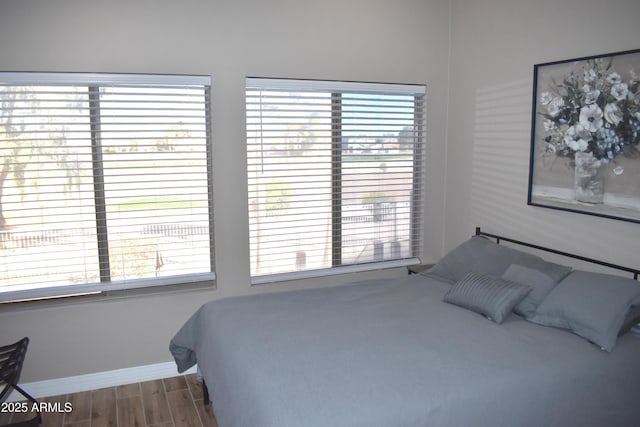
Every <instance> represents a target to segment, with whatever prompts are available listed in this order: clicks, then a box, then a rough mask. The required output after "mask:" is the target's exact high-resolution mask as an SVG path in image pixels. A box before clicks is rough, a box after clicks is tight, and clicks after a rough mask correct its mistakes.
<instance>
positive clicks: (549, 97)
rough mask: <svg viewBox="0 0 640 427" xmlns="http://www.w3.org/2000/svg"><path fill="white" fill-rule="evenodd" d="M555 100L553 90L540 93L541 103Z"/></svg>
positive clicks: (544, 103)
mask: <svg viewBox="0 0 640 427" xmlns="http://www.w3.org/2000/svg"><path fill="white" fill-rule="evenodd" d="M552 100H553V95H551V92H542V94H541V95H540V103H541V104H542V105H548V104H549V103H550V102H551V101H552Z"/></svg>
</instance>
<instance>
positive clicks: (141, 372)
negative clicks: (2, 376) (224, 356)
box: [7, 362, 196, 402]
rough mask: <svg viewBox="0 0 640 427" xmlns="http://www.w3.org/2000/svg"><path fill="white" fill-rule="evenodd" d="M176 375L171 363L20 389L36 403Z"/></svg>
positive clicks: (16, 396) (11, 398)
mask: <svg viewBox="0 0 640 427" xmlns="http://www.w3.org/2000/svg"><path fill="white" fill-rule="evenodd" d="M195 372H196V367H195V366H194V367H193V368H191V369H189V370H188V371H186V372H184V374H191V373H195ZM177 375H180V374H178V370H177V369H176V364H175V363H174V362H165V363H156V364H154V365H146V366H136V367H133V368H124V369H116V370H114V371H106V372H97V373H95V374H86V375H77V376H73V377H66V378H56V379H53V380H45V381H35V382H32V383H24V384H23V383H21V384H20V387H22V389H24V391H26V392H27V393H29V394H30V395H31V396H33V397H35V398H36V399H39V398H42V397H49V396H60V395H65V394H69V393H77V392H80V391H88V390H97V389H100V388H105V387H114V386H118V385H124V384H131V383H137V382H142V381H150V380H157V379H160V378H169V377H175V376H177ZM22 399H23V397H22V395H21V394H20V393H18V392H16V391H15V390H14V391H13V392H12V393H11V395H10V396H9V398H8V399H7V401H9V402H14V401H18V400H22Z"/></svg>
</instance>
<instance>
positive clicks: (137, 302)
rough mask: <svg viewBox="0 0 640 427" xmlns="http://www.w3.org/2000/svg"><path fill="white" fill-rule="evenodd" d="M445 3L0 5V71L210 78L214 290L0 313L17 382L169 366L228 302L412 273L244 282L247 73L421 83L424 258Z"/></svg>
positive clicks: (435, 234) (79, 0) (433, 214)
mask: <svg viewBox="0 0 640 427" xmlns="http://www.w3.org/2000/svg"><path fill="white" fill-rule="evenodd" d="M449 14H450V4H449V0H402V1H400V2H398V1H397V0H349V1H344V0H323V1H301V0H268V1H266V0H209V1H204V0H183V1H172V0H136V1H129V0H109V1H103V0H76V1H70V0H57V1H49V0H21V1H15V0H0V70H2V71H82V72H124V73H184V74H205V75H211V76H212V78H213V106H212V111H213V121H214V132H213V141H214V179H215V190H214V191H215V193H214V198H215V239H216V258H217V260H216V264H217V268H216V270H217V274H218V282H217V285H218V288H217V290H215V291H211V290H204V291H203V290H200V291H191V292H180V293H174V294H167V293H158V294H156V295H146V296H142V297H127V298H122V299H106V300H105V299H90V300H88V301H84V300H80V301H76V302H72V303H62V304H61V303H54V304H51V303H39V304H30V305H27V306H24V305H18V306H13V307H4V306H3V307H0V310H1V311H0V342H5V343H7V342H12V341H14V340H17V339H19V338H21V337H23V336H29V337H31V340H32V341H31V345H30V350H29V353H28V356H27V361H26V363H25V368H24V371H23V378H22V380H23V381H25V382H32V381H41V380H46V379H50V378H60V377H67V376H73V375H81V374H86V373H92V372H100V371H108V370H113V369H120V368H127V367H132V366H139V365H146V364H152V363H158V362H165V361H169V360H171V359H170V354H169V352H168V344H169V340H170V338H171V337H172V336H173V334H174V333H175V332H176V331H177V329H178V328H179V327H180V326H181V325H182V323H183V322H184V321H185V320H186V319H187V317H188V316H190V315H191V314H192V313H193V312H194V311H195V310H196V309H197V307H199V306H200V305H201V304H202V303H203V302H205V301H208V300H210V299H213V298H219V297H222V296H228V295H236V294H246V293H251V292H265V291H271V290H280V289H293V288H299V287H303V286H319V285H324V284H328V283H331V282H332V281H335V280H341V281H346V280H353V279H356V278H365V277H372V276H376V277H382V276H393V275H398V274H406V273H405V272H404V271H403V270H400V269H399V270H392V271H384V272H378V273H374V274H360V275H350V276H346V277H339V278H333V279H316V280H306V281H300V282H297V283H289V284H283V285H277V286H276V285H261V286H256V287H253V288H252V287H250V285H249V247H248V231H247V201H246V159H245V145H244V78H245V76H260V77H289V78H318V79H337V80H360V81H380V82H398V83H426V84H427V94H428V101H427V110H428V118H427V128H428V141H429V148H428V160H427V170H428V176H427V195H426V203H425V208H426V216H427V220H426V224H425V230H426V231H425V254H426V259H436V258H437V257H438V256H440V254H441V248H442V242H443V238H444V237H443V230H442V227H441V225H442V223H443V213H444V211H443V203H444V157H445V138H446V114H447V109H446V106H447V90H448V55H449V22H450V16H449Z"/></svg>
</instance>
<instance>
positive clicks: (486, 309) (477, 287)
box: [444, 272, 530, 323]
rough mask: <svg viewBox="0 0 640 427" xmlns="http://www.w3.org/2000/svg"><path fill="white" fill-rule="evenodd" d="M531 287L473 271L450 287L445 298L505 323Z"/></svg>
mask: <svg viewBox="0 0 640 427" xmlns="http://www.w3.org/2000/svg"><path fill="white" fill-rule="evenodd" d="M529 291H530V288H529V287H528V286H526V285H522V284H520V283H515V282H510V281H508V280H503V279H500V278H497V277H492V276H487V275H485V274H481V273H476V272H470V273H468V274H467V275H465V276H464V277H463V278H462V280H460V281H458V282H457V283H456V284H454V285H453V286H452V287H451V289H449V291H448V292H447V293H446V294H445V296H444V301H445V302H448V303H450V304H454V305H457V306H460V307H463V308H466V309H469V310H471V311H475V312H476V313H480V314H484V315H485V316H487V317H488V318H489V319H491V320H493V321H494V322H496V323H502V321H503V320H504V319H505V318H506V317H507V315H508V314H509V313H510V312H511V310H512V309H513V307H514V306H515V305H516V304H517V303H518V302H520V300H522V298H524V297H525V296H526V295H527V293H529Z"/></svg>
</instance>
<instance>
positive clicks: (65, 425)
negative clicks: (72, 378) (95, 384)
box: [0, 374, 218, 427]
mask: <svg viewBox="0 0 640 427" xmlns="http://www.w3.org/2000/svg"><path fill="white" fill-rule="evenodd" d="M39 401H40V402H48V403H50V404H52V405H55V404H56V403H58V404H59V407H60V408H62V409H64V407H65V404H67V405H68V403H70V404H71V407H72V408H73V410H71V411H70V412H68V413H65V412H64V411H63V410H61V411H52V412H43V413H42V426H43V427H217V425H218V424H217V422H216V419H215V415H214V413H213V409H212V407H211V405H207V406H204V405H203V398H202V385H201V384H200V383H199V382H198V381H197V380H196V377H195V374H191V375H182V376H177V377H172V378H165V379H161V380H153V381H146V382H142V383H134V384H127V385H123V386H118V387H109V388H103V389H100V390H93V391H85V392H81V393H73V394H68V395H65V396H55V397H47V398H43V399H39ZM54 407H55V406H54ZM29 418H31V417H30V415H29V414H16V413H13V414H8V413H0V425H3V424H6V423H9V422H17V421H21V420H25V419H29Z"/></svg>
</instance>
